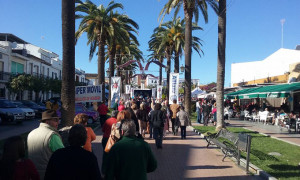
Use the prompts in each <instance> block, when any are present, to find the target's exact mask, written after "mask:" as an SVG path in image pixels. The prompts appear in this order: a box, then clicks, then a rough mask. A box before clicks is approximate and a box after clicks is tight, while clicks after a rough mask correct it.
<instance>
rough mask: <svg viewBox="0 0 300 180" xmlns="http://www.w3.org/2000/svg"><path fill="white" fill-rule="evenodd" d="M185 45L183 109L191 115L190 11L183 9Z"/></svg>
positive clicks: (191, 12) (191, 15) (191, 17)
mask: <svg viewBox="0 0 300 180" xmlns="http://www.w3.org/2000/svg"><path fill="white" fill-rule="evenodd" d="M184 14H185V22H186V23H185V44H184V56H185V73H184V76H185V86H184V103H185V109H186V112H187V113H188V114H190V113H191V64H192V58H191V57H192V55H191V53H192V49H191V45H192V19H193V11H192V9H185V10H184Z"/></svg>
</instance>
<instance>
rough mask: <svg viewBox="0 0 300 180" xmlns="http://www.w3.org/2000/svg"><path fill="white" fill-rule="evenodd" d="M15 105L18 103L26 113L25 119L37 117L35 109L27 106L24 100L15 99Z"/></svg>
mask: <svg viewBox="0 0 300 180" xmlns="http://www.w3.org/2000/svg"><path fill="white" fill-rule="evenodd" d="M12 103H13V104H14V105H16V106H17V107H18V108H20V109H21V110H22V111H23V112H24V113H25V119H33V118H35V112H34V110H33V109H31V108H29V107H27V106H25V105H24V104H23V103H22V102H19V101H13V102H12Z"/></svg>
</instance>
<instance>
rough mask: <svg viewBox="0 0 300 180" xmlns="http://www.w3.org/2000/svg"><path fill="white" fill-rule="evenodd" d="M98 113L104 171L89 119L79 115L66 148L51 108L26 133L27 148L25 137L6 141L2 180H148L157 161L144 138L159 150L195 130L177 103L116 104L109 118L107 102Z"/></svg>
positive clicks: (137, 101)
mask: <svg viewBox="0 0 300 180" xmlns="http://www.w3.org/2000/svg"><path fill="white" fill-rule="evenodd" d="M97 110H98V112H99V114H100V124H101V128H102V131H103V138H102V147H103V156H102V164H101V170H100V168H99V166H100V165H98V161H97V158H96V156H95V154H96V153H99V152H93V150H92V141H94V140H95V139H96V135H95V133H94V131H93V129H92V128H90V127H87V121H88V116H87V115H86V114H82V113H80V114H77V115H76V116H75V118H74V125H73V126H72V128H71V129H70V130H69V133H68V137H67V139H68V145H67V144H64V142H63V141H62V137H61V135H60V134H59V132H58V125H59V122H60V120H59V117H58V116H57V113H56V111H55V110H52V109H48V110H46V111H45V112H43V113H42V118H41V120H40V124H39V127H38V128H36V129H34V130H32V131H31V132H30V133H29V134H28V137H27V149H25V147H26V146H25V143H24V140H23V139H22V137H21V136H14V137H11V138H8V139H7V140H6V142H5V144H4V152H3V155H2V159H1V160H0V179H24V180H27V179H32V180H38V179H147V173H149V172H153V171H155V169H156V168H157V161H156V158H155V156H154V155H153V153H152V150H151V148H150V146H149V144H148V143H147V142H146V141H144V139H145V138H151V139H152V138H153V139H155V145H156V148H157V149H158V150H161V149H162V148H163V139H164V137H165V135H166V133H168V132H171V131H172V133H173V134H174V135H177V133H178V129H179V127H180V129H181V139H186V126H188V125H191V121H190V119H189V115H188V114H187V113H186V112H185V111H184V107H183V106H180V105H178V104H177V101H176V100H174V101H173V103H172V104H171V105H169V103H168V100H164V101H161V100H154V99H148V100H145V99H133V100H127V101H124V100H122V99H121V100H119V101H118V100H117V101H115V104H114V109H113V110H112V112H111V117H109V118H108V117H107V113H108V111H109V109H108V108H107V106H106V105H105V104H104V103H100V105H99V106H98V109H97ZM170 122H171V123H172V130H171V131H170V129H169V126H170V125H169V123H170ZM148 134H149V135H148ZM146 136H148V137H146ZM111 141H113V143H112V142H111ZM111 143H112V144H111ZM26 151H27V152H28V158H25V152H26Z"/></svg>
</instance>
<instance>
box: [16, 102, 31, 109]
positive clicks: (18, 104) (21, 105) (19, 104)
mask: <svg viewBox="0 0 300 180" xmlns="http://www.w3.org/2000/svg"><path fill="white" fill-rule="evenodd" d="M13 104H14V105H16V106H17V107H19V108H28V107H27V106H25V105H24V104H22V103H21V102H13Z"/></svg>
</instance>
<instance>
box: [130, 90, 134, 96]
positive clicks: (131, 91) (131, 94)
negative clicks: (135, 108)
mask: <svg viewBox="0 0 300 180" xmlns="http://www.w3.org/2000/svg"><path fill="white" fill-rule="evenodd" d="M133 92H134V89H133V88H131V89H130V97H131V98H132V99H134V94H133Z"/></svg>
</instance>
